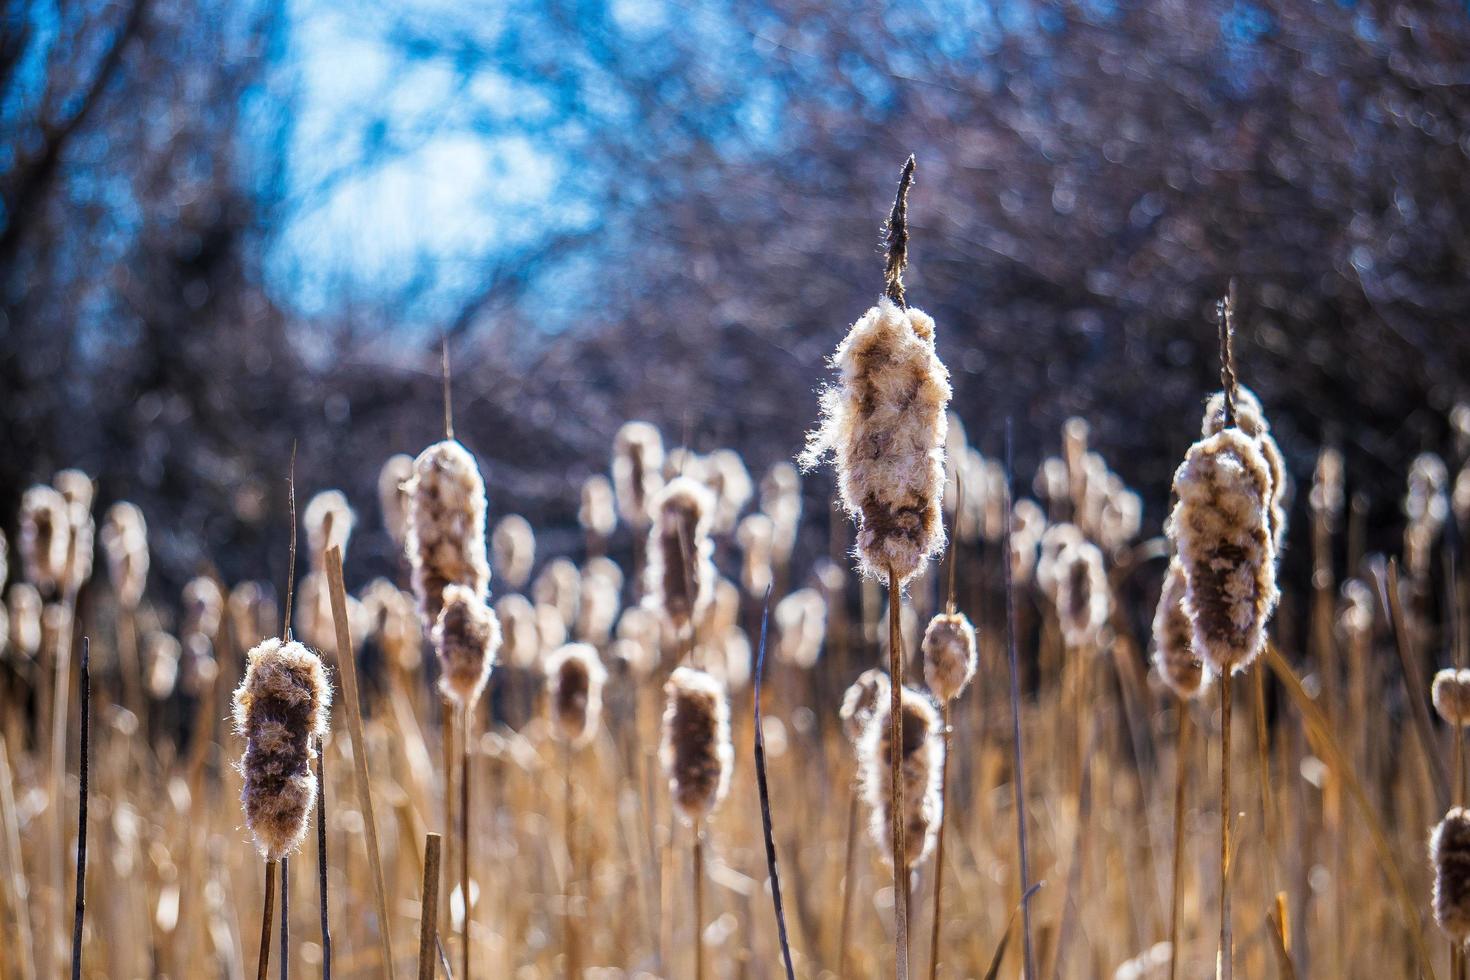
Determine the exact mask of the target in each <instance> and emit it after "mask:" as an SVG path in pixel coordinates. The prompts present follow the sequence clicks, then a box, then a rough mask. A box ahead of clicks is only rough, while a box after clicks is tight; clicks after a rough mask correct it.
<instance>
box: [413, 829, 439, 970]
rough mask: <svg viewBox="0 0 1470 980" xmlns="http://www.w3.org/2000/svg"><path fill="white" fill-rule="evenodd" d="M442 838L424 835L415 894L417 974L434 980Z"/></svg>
mask: <svg viewBox="0 0 1470 980" xmlns="http://www.w3.org/2000/svg"><path fill="white" fill-rule="evenodd" d="M442 844H443V838H441V837H440V836H439V835H438V834H425V835H424V880H423V888H422V889H421V891H420V897H419V976H418V980H434V966H435V960H434V957H435V949H436V947H437V946H438V939H439V863H440V860H441V854H442Z"/></svg>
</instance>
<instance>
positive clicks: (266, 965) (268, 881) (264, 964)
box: [255, 861, 276, 980]
mask: <svg viewBox="0 0 1470 980" xmlns="http://www.w3.org/2000/svg"><path fill="white" fill-rule="evenodd" d="M275 902H276V862H274V861H267V862H265V904H264V906H263V907H262V908H261V910H260V957H259V960H260V965H259V967H258V968H257V969H256V971H255V980H266V976H267V975H268V974H269V973H270V963H271V916H272V914H273V913H274V911H275Z"/></svg>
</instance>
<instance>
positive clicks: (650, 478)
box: [612, 422, 664, 531]
mask: <svg viewBox="0 0 1470 980" xmlns="http://www.w3.org/2000/svg"><path fill="white" fill-rule="evenodd" d="M663 464H664V440H663V437H662V436H660V435H659V434H658V429H656V428H654V427H653V426H652V425H649V424H648V423H647V422H628V423H626V424H625V425H624V426H623V427H622V428H621V429H619V430H618V434H617V435H616V436H615V437H614V438H613V458H612V478H613V487H614V491H615V495H616V496H617V502H618V514H619V515H620V516H621V517H622V518H623V520H624V521H626V522H627V524H628V526H629V527H631V528H633V529H634V530H635V531H636V530H641V529H643V528H646V527H647V526H648V523H649V520H650V519H651V514H650V511H649V502H650V501H651V500H652V499H653V496H654V495H655V494H656V493H658V491H659V488H660V487H662V486H663V475H662V472H661V471H662V468H663Z"/></svg>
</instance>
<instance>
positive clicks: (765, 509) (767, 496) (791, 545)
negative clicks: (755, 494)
mask: <svg viewBox="0 0 1470 980" xmlns="http://www.w3.org/2000/svg"><path fill="white" fill-rule="evenodd" d="M760 504H761V513H762V514H765V515H766V516H767V517H769V518H770V519H771V556H772V558H773V559H774V560H775V561H777V562H779V563H781V564H785V563H786V562H788V561H790V560H791V552H792V551H793V550H794V549H795V548H796V533H797V530H798V528H799V527H800V525H801V474H800V473H799V472H798V471H797V469H796V467H795V466H792V465H791V464H790V463H786V462H781V463H776V464H774V465H773V466H772V467H771V468H770V469H769V470H767V471H766V475H765V476H763V477H761V487H760Z"/></svg>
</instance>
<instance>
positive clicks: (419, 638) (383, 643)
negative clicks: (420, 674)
mask: <svg viewBox="0 0 1470 980" xmlns="http://www.w3.org/2000/svg"><path fill="white" fill-rule="evenodd" d="M359 601H360V604H361V609H362V615H363V617H364V620H365V626H366V629H365V630H364V631H363V633H364V635H365V636H367V635H371V636H372V637H373V638H374V639H375V640H376V641H377V644H378V649H379V650H381V651H382V652H383V656H384V657H386V658H387V660H388V662H389V663H392V664H394V665H396V666H397V667H398V669H399V670H402V671H404V672H405V673H413V672H414V671H416V670H418V669H419V667H420V666H421V665H422V664H423V660H424V651H423V638H424V631H423V628H422V627H421V626H420V625H419V622H418V616H417V614H416V613H415V612H414V608H413V596H411V595H408V594H407V593H405V592H404V591H403V590H402V589H400V588H398V586H396V585H394V584H393V583H392V582H390V581H388V580H387V579H385V578H375V579H373V580H372V581H371V582H369V583H368V586H367V588H366V589H364V590H363V593H362V597H361V599H360V600H359Z"/></svg>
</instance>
